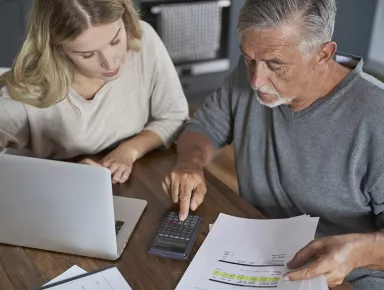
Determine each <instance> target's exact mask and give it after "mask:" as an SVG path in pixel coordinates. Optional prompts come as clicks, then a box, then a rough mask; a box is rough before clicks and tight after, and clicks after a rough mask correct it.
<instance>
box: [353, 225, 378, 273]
mask: <svg viewBox="0 0 384 290" xmlns="http://www.w3.org/2000/svg"><path fill="white" fill-rule="evenodd" d="M357 239H358V241H357V243H358V245H359V246H358V247H359V251H358V253H359V263H358V265H357V267H359V268H360V267H367V268H372V269H377V270H384V232H383V231H379V232H374V233H369V234H359V235H357Z"/></svg>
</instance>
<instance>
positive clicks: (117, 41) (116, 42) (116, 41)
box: [111, 39, 120, 45]
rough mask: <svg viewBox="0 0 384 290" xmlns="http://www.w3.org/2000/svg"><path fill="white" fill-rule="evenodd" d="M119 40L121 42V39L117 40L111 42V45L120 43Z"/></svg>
mask: <svg viewBox="0 0 384 290" xmlns="http://www.w3.org/2000/svg"><path fill="white" fill-rule="evenodd" d="M119 42H120V39H118V40H115V41H114V42H111V45H117V44H119Z"/></svg>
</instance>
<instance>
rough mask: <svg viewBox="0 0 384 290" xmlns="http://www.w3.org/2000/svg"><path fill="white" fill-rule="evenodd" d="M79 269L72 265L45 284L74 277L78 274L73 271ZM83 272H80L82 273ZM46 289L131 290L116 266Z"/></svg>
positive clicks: (79, 270)
mask: <svg viewBox="0 0 384 290" xmlns="http://www.w3.org/2000/svg"><path fill="white" fill-rule="evenodd" d="M81 270H82V269H81V268H78V267H77V268H76V267H75V268H73V267H72V268H71V269H69V270H68V271H66V272H65V273H64V274H63V275H60V276H59V277H57V278H56V279H58V278H59V280H56V279H54V280H56V281H51V282H49V283H48V284H46V285H49V284H52V283H56V282H58V281H63V280H65V279H68V278H73V277H76V276H78V275H73V274H74V273H75V272H77V273H80V272H82V271H84V270H82V271H81ZM84 272H85V271H84ZM84 272H83V273H81V274H84ZM81 274H80V275H81ZM63 277H64V279H63ZM47 290H132V288H131V287H130V286H129V284H128V283H127V281H126V280H125V279H124V277H123V276H122V275H121V273H120V272H119V270H118V269H117V268H116V267H113V268H109V269H106V270H103V271H100V272H96V273H94V274H91V275H88V276H84V277H80V278H79V279H74V280H72V281H69V282H65V283H63V284H59V285H56V286H52V287H51V288H48V289H47Z"/></svg>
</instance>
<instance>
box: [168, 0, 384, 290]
mask: <svg viewBox="0 0 384 290" xmlns="http://www.w3.org/2000/svg"><path fill="white" fill-rule="evenodd" d="M335 14H336V4H335V0H248V1H247V2H246V4H245V6H244V7H243V9H242V12H241V15H240V17H239V22H238V33H239V36H240V40H241V45H240V46H241V50H242V52H243V59H241V60H240V61H239V63H238V65H237V67H236V69H235V70H234V71H233V72H232V74H231V75H230V76H229V77H228V79H227V80H226V81H225V83H224V84H223V85H222V87H221V88H220V89H218V90H217V91H216V92H215V93H214V94H213V95H211V96H210V97H209V98H208V99H207V100H206V102H205V104H204V105H203V106H202V107H201V108H200V109H199V110H198V112H197V113H196V115H195V118H194V119H193V120H191V121H190V122H189V123H188V124H187V125H186V128H185V131H184V132H183V133H182V135H181V136H180V139H179V141H178V146H177V149H178V158H177V163H176V165H175V167H174V169H173V171H172V172H171V173H170V175H169V176H167V177H166V179H165V181H164V183H163V187H164V189H165V190H166V191H167V192H168V193H169V194H170V195H171V196H172V199H173V201H174V202H180V218H181V219H184V218H185V217H186V215H187V214H188V211H189V209H191V210H195V209H196V208H197V207H198V206H199V205H200V203H201V202H202V201H203V198H204V195H205V193H206V186H205V182H204V176H203V167H204V166H205V165H206V164H207V163H208V162H209V161H210V160H211V158H212V157H213V155H214V152H215V151H216V150H217V149H218V148H220V147H222V146H224V145H226V144H229V143H231V142H233V144H234V150H235V159H236V167H237V173H238V179H239V187H240V193H241V196H242V197H244V198H245V199H246V200H247V201H249V202H250V203H251V204H253V205H254V206H255V207H257V208H258V209H259V210H260V211H261V212H262V213H263V214H265V215H266V216H267V217H269V218H284V217H292V216H296V215H301V214H309V215H312V216H319V217H320V223H319V227H318V231H317V238H318V239H317V240H316V241H315V242H312V243H311V244H309V245H308V246H307V247H305V248H304V249H303V250H301V251H300V252H299V253H298V254H297V255H296V257H295V258H294V259H293V261H291V262H290V263H289V266H290V267H291V268H293V269H296V268H299V267H301V266H303V265H304V264H305V266H304V267H301V268H300V270H294V271H292V272H291V273H289V274H288V275H287V276H286V277H285V278H286V279H291V280H297V279H306V278H312V277H315V276H318V275H322V274H324V275H325V277H326V279H327V281H328V285H329V286H330V287H334V286H336V285H339V284H341V283H343V282H345V281H347V282H350V284H351V285H352V286H353V287H354V288H355V289H369V290H375V289H384V272H381V271H380V270H383V269H384V232H382V231H380V230H381V229H383V228H384V146H383V144H384V117H383V116H384V85H383V84H382V83H380V82H379V81H377V80H376V79H374V78H372V77H370V76H368V75H367V74H365V73H364V72H363V71H362V67H363V60H362V59H361V58H360V59H359V58H355V57H351V56H347V55H337V53H336V49H337V46H336V43H334V42H332V41H331V39H332V34H333V29H334V23H335ZM247 79H248V80H247ZM313 258H314V259H315V261H314V262H313ZM309 260H311V261H312V262H311V263H306V262H307V261H309Z"/></svg>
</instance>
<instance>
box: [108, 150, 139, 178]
mask: <svg viewBox="0 0 384 290" xmlns="http://www.w3.org/2000/svg"><path fill="white" fill-rule="evenodd" d="M137 158H138V152H136V150H134V149H133V148H132V147H130V146H129V144H128V143H123V144H121V145H120V146H118V147H117V148H116V149H115V150H113V151H112V152H111V153H109V154H108V155H106V156H105V157H104V158H103V159H101V160H100V165H101V166H104V167H106V168H108V169H109V170H110V171H111V175H112V182H113V183H124V182H126V181H127V180H128V178H129V176H130V175H131V171H132V167H133V163H135V161H136V160H137Z"/></svg>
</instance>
